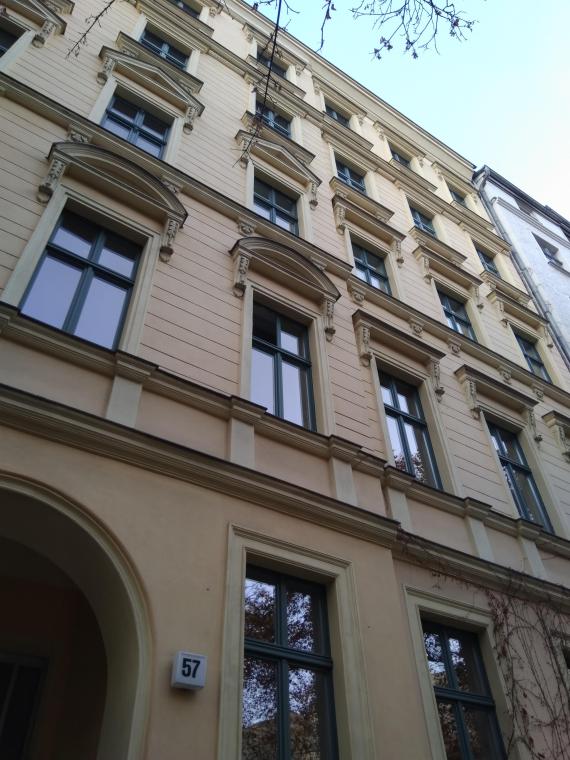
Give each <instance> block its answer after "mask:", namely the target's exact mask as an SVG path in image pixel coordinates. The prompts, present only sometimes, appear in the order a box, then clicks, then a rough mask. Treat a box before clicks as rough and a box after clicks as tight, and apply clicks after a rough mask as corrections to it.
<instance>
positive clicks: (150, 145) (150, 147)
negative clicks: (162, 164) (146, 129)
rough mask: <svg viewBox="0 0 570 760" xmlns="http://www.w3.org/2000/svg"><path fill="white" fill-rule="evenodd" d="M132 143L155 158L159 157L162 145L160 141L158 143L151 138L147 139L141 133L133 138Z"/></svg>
mask: <svg viewBox="0 0 570 760" xmlns="http://www.w3.org/2000/svg"><path fill="white" fill-rule="evenodd" d="M134 145H137V146H138V147H139V148H140V149H141V150H144V151H145V152H146V153H150V155H151V156H156V157H157V158H158V157H160V154H161V153H162V149H163V147H164V146H163V145H162V143H160V144H159V143H155V142H153V141H152V140H147V138H146V137H144V135H141V134H139V135H137V137H136V139H135V140H134Z"/></svg>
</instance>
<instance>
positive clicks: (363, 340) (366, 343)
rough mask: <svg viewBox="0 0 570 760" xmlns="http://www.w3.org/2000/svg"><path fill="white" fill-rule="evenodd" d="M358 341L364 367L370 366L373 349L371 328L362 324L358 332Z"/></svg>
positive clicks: (359, 353)
mask: <svg viewBox="0 0 570 760" xmlns="http://www.w3.org/2000/svg"><path fill="white" fill-rule="evenodd" d="M356 343H357V346H358V355H359V357H360V363H361V364H362V366H363V367H369V366H370V362H371V360H372V351H371V349H370V328H368V327H366V326H365V325H360V326H359V327H358V330H357V332H356Z"/></svg>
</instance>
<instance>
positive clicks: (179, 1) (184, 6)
mask: <svg viewBox="0 0 570 760" xmlns="http://www.w3.org/2000/svg"><path fill="white" fill-rule="evenodd" d="M170 2H171V3H172V4H173V5H176V6H177V7H178V8H180V10H181V11H184V13H187V14H188V15H189V16H194V18H198V16H199V15H200V13H199V12H198V11H197V10H196V8H193V7H192V6H191V5H188V3H185V2H183V0H170Z"/></svg>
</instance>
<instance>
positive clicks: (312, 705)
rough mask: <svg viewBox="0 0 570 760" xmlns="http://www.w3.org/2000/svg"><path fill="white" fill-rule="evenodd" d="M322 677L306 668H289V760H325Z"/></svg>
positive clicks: (325, 727)
mask: <svg viewBox="0 0 570 760" xmlns="http://www.w3.org/2000/svg"><path fill="white" fill-rule="evenodd" d="M323 681H324V677H323V674H322V673H319V672H318V671H314V670H309V669H308V668H298V667H290V668H289V740H290V744H289V746H290V749H291V760H308V759H309V758H310V760H328V759H329V758H330V755H329V754H328V752H327V749H328V748H327V747H325V746H324V743H325V742H324V738H325V737H324V735H325V734H326V732H327V730H330V727H329V726H327V724H326V722H325V720H324V715H323V707H324V705H323V703H324V695H323V690H324V689H323V687H324V683H323Z"/></svg>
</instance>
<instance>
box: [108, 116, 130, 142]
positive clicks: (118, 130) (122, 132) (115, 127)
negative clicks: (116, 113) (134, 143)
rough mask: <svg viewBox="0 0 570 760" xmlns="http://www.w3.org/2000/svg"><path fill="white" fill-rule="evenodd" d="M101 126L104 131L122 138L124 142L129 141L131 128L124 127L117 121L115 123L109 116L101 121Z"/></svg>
mask: <svg viewBox="0 0 570 760" xmlns="http://www.w3.org/2000/svg"><path fill="white" fill-rule="evenodd" d="M102 126H103V127H104V128H105V129H108V130H109V132H112V133H113V134H114V135H119V137H122V138H124V139H125V140H128V139H129V135H130V133H131V128H130V127H126V126H124V125H123V124H119V122H118V121H115V119H113V118H111V117H110V116H106V117H105V119H103V124H102Z"/></svg>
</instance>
